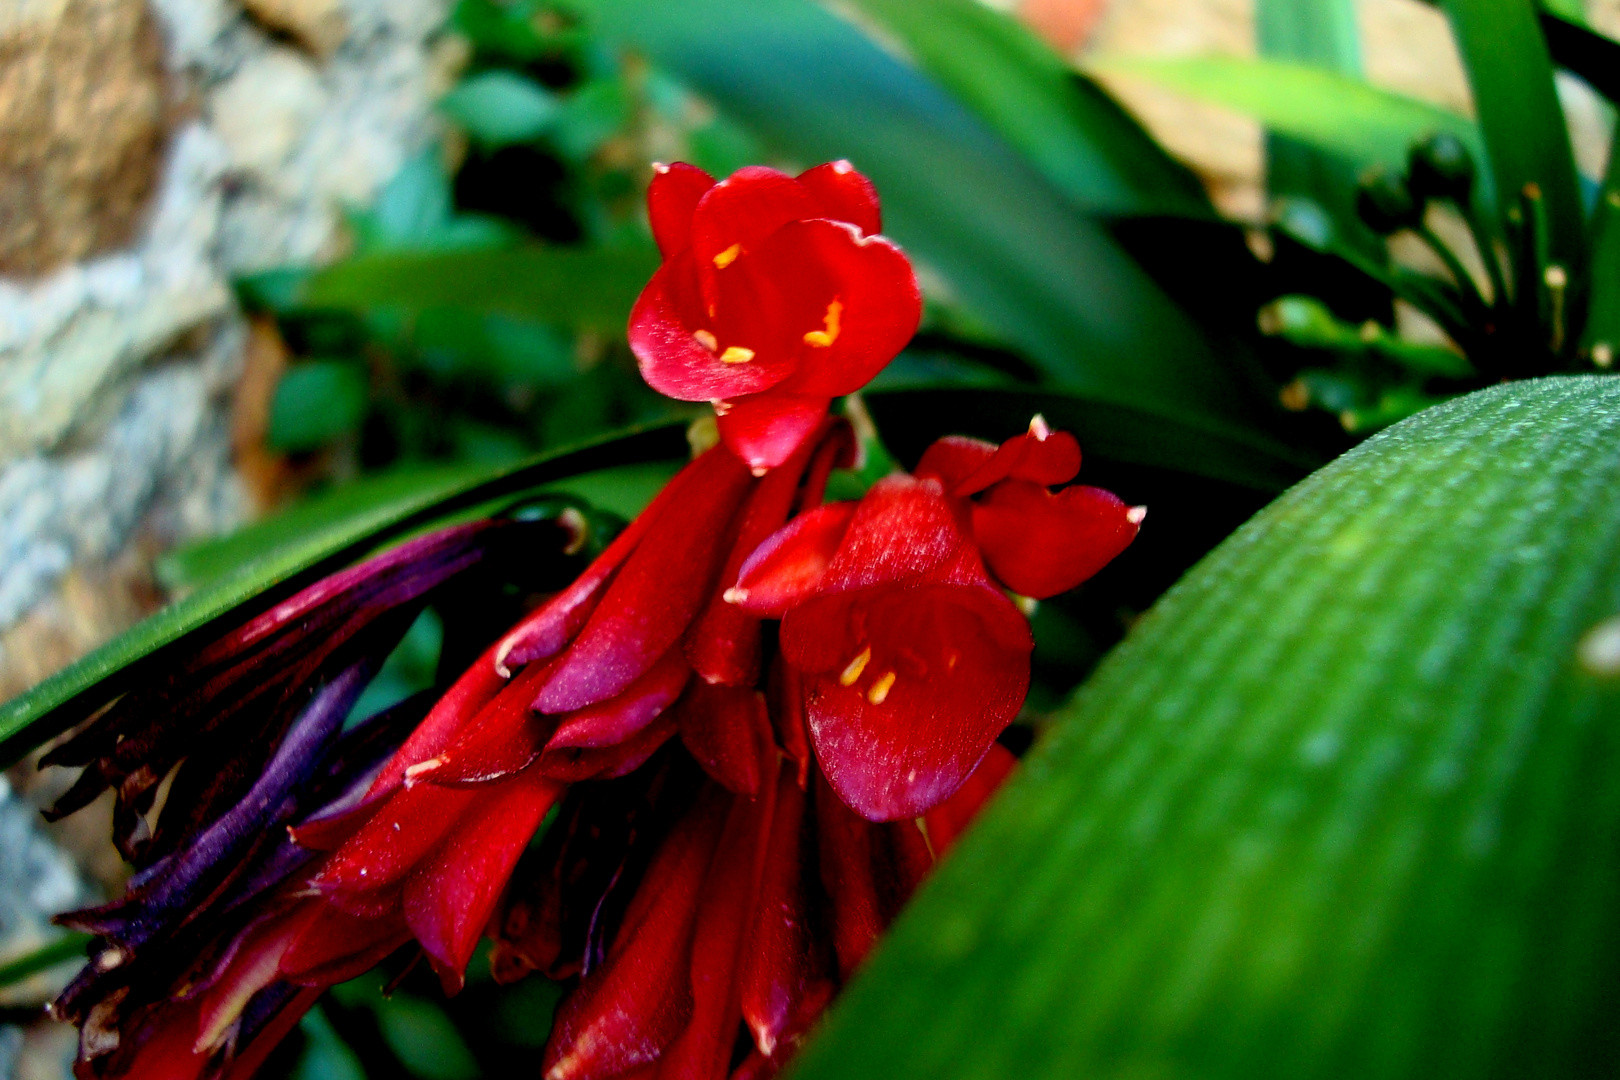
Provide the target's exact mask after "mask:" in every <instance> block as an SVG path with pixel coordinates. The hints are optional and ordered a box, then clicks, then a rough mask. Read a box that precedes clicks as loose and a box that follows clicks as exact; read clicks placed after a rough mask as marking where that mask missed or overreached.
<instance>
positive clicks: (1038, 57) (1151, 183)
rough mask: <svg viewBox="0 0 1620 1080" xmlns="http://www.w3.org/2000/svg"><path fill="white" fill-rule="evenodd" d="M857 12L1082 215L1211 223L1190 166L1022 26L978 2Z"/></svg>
mask: <svg viewBox="0 0 1620 1080" xmlns="http://www.w3.org/2000/svg"><path fill="white" fill-rule="evenodd" d="M852 8H853V10H854V11H856V12H859V13H860V14H862V15H864V16H866V17H868V18H870V19H871V20H873V21H874V22H876V23H877V24H879V26H880V28H881V32H883V33H885V34H886V35H888V36H890V37H892V39H893V40H896V41H898V42H899V43H900V44H901V45H903V46H904V47H905V50H906V54H907V56H908V58H909V59H911V60H913V61H914V62H915V63H916V64H917V65H918V66H919V67H920V68H922V70H923V71H925V72H927V73H928V74H929V75H930V76H932V77H933V79H934V80H935V81H936V82H938V83H939V84H940V85H941V86H943V87H945V89H947V90H949V91H950V92H951V93H952V94H954V95H955V96H956V98H957V99H958V100H960V101H961V102H962V103H963V104H965V105H967V106H968V107H969V108H970V109H972V110H973V111H974V112H975V113H977V114H978V116H979V118H980V119H982V120H983V121H984V122H985V123H986V124H988V125H989V126H990V127H991V128H992V129H993V130H995V131H996V132H997V133H998V134H999V135H1001V137H1002V138H1004V139H1006V140H1007V142H1009V143H1010V144H1012V145H1013V146H1014V147H1016V148H1017V149H1018V151H1019V152H1020V153H1022V154H1023V155H1024V156H1025V157H1026V158H1028V159H1029V160H1030V161H1031V162H1032V163H1033V164H1034V165H1035V167H1036V168H1037V169H1039V170H1040V171H1041V173H1042V174H1043V175H1044V176H1045V177H1046V178H1047V179H1048V180H1049V181H1051V182H1052V184H1053V185H1054V186H1055V187H1056V188H1057V189H1058V190H1060V191H1062V192H1063V193H1064V194H1065V195H1067V196H1069V198H1071V199H1073V200H1074V201H1075V203H1076V204H1077V205H1078V206H1080V207H1082V208H1083V209H1086V210H1091V211H1094V212H1098V213H1107V214H1173V215H1181V216H1186V217H1212V216H1213V215H1214V210H1213V209H1211V207H1210V204H1209V197H1208V196H1207V195H1206V194H1205V192H1204V188H1203V185H1201V184H1200V183H1199V182H1198V179H1197V178H1196V177H1195V176H1194V175H1193V174H1192V173H1191V172H1190V171H1189V170H1188V169H1187V167H1186V166H1185V165H1182V164H1181V163H1180V162H1178V161H1176V160H1175V159H1174V158H1172V157H1171V156H1170V155H1169V154H1167V153H1166V152H1165V150H1164V148H1163V147H1162V146H1160V145H1159V144H1158V143H1156V142H1154V141H1153V137H1152V136H1150V135H1148V134H1147V132H1145V131H1144V130H1142V126H1141V125H1140V124H1138V123H1137V122H1136V120H1135V119H1134V118H1133V117H1132V116H1131V115H1130V114H1129V113H1127V112H1126V111H1125V110H1124V109H1122V108H1120V107H1119V105H1118V104H1117V103H1116V102H1115V101H1114V100H1113V99H1112V98H1110V97H1109V96H1108V95H1107V94H1106V93H1104V92H1103V91H1102V90H1101V89H1100V88H1099V87H1098V86H1097V85H1096V84H1095V83H1092V82H1091V81H1090V80H1089V79H1085V78H1083V77H1080V76H1077V75H1076V74H1075V73H1074V71H1073V70H1072V69H1071V68H1070V67H1069V65H1068V63H1067V62H1066V61H1065V60H1064V59H1063V58H1062V57H1060V56H1058V55H1057V54H1056V53H1054V52H1053V51H1052V50H1051V49H1050V48H1049V47H1048V46H1047V45H1046V44H1045V43H1044V42H1042V41H1041V40H1040V39H1039V38H1037V37H1036V36H1035V35H1034V34H1033V33H1031V32H1030V31H1029V29H1028V28H1026V27H1025V26H1024V25H1023V24H1022V23H1020V22H1019V21H1018V20H1016V19H1014V18H1012V17H1011V16H1009V15H1007V14H1005V13H1003V12H999V11H994V10H992V9H990V8H989V7H986V6H985V5H984V4H982V3H979V0H854V3H853V5H852Z"/></svg>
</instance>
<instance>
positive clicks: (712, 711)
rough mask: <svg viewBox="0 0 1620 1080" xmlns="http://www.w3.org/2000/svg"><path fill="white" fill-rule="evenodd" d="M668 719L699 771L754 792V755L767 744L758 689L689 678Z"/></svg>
mask: <svg viewBox="0 0 1620 1080" xmlns="http://www.w3.org/2000/svg"><path fill="white" fill-rule="evenodd" d="M674 717H675V726H676V729H677V730H679V731H680V733H681V741H682V742H683V743H685V744H686V748H687V749H688V750H689V751H691V753H692V756H693V757H694V758H696V759H697V761H698V764H700V765H702V766H703V770H704V771H705V772H707V773H708V774H709V775H710V776H712V777H714V779H715V780H717V781H719V782H720V783H722V784H724V785H725V786H726V787H728V788H730V789H731V790H732V791H735V792H737V793H738V794H739V795H750V796H751V795H753V794H755V793H756V792H758V791H759V779H760V775H759V763H760V757H761V754H762V750H763V748H764V747H766V746H768V745H769V743H770V734H769V732H770V718H769V716H767V715H766V712H765V698H764V697H763V696H762V695H761V694H760V693H759V691H757V690H755V689H754V688H753V687H751V686H716V685H712V684H710V683H707V682H704V681H703V680H702V679H694V680H692V685H691V686H689V687H687V690H686V696H685V697H684V698H682V699H681V703H680V704H679V705H677V706H676V707H675V713H674Z"/></svg>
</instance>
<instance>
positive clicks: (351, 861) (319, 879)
mask: <svg viewBox="0 0 1620 1080" xmlns="http://www.w3.org/2000/svg"><path fill="white" fill-rule="evenodd" d="M477 796H478V792H477V790H476V789H474V788H446V787H438V786H436V785H433V784H417V785H416V786H415V787H409V788H403V789H401V790H399V791H397V792H395V793H394V794H393V795H392V796H390V797H389V799H388V801H387V802H386V803H385V804H383V806H382V807H380V808H379V809H378V811H377V813H376V814H375V815H373V816H372V818H371V820H370V821H368V822H366V824H365V825H364V826H363V827H362V828H361V829H360V831H359V832H357V833H355V834H354V836H352V837H350V838H349V840H348V841H347V842H346V843H344V845H343V846H342V847H340V848H338V849H337V850H336V851H334V852H333V853H332V854H331V855H330V856H329V857H328V858H327V861H326V864H325V865H324V866H323V867H321V872H320V873H319V874H317V875H316V876H315V879H314V881H313V882H312V884H314V885H315V887H316V888H318V889H320V890H321V892H323V893H327V894H334V895H333V898H334V899H336V898H337V897H336V895H335V894H341V893H367V892H373V891H375V890H378V889H382V888H385V887H387V886H389V885H392V884H394V883H396V882H398V881H400V880H402V879H403V878H404V877H405V875H406V874H407V873H409V872H410V870H411V868H412V867H414V866H415V865H416V863H417V862H418V861H419V860H420V859H422V858H423V857H424V856H425V855H427V853H428V852H430V851H432V850H433V848H434V847H435V846H436V845H437V844H438V842H439V841H440V840H441V839H442V838H443V837H444V835H445V833H447V832H449V831H450V829H451V828H452V827H453V826H454V825H455V823H456V819H457V818H458V817H460V815H461V813H462V811H463V810H465V809H466V808H467V807H468V806H469V805H471V804H472V802H473V800H474V799H476V798H477Z"/></svg>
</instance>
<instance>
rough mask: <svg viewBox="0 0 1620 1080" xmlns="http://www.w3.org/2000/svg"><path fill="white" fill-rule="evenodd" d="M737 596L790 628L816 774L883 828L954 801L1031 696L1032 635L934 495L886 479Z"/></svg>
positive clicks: (800, 538)
mask: <svg viewBox="0 0 1620 1080" xmlns="http://www.w3.org/2000/svg"><path fill="white" fill-rule="evenodd" d="M731 596H732V598H733V600H734V601H735V602H737V603H738V604H739V605H740V606H742V607H744V608H746V609H747V610H750V611H754V612H756V613H759V614H766V615H775V616H778V617H780V618H781V619H782V636H781V641H782V654H783V656H784V657H785V658H786V660H787V662H788V663H789V664H791V665H792V666H793V667H794V668H795V669H796V670H798V671H799V672H802V673H803V676H804V690H805V693H804V702H805V717H806V720H807V722H808V726H809V729H810V739H811V743H812V745H813V746H814V748H815V753H816V759H817V760H818V761H819V762H820V763H821V767H822V769H823V770H824V771H825V772H826V774H827V779H828V782H829V783H831V784H832V787H833V790H834V791H836V792H837V793H838V796H839V798H841V799H843V800H844V802H846V803H848V804H849V805H850V806H851V807H852V808H854V809H855V810H856V811H858V812H859V813H861V814H863V815H864V816H866V817H867V818H870V819H871V820H874V821H892V820H896V819H899V818H908V817H916V816H918V815H920V814H922V813H924V812H925V811H927V810H929V809H930V808H932V807H934V806H936V805H937V804H939V803H940V802H942V801H944V800H945V799H946V798H948V797H949V796H950V795H951V793H952V792H954V791H955V790H956V789H957V788H958V787H960V786H961V784H962V781H963V780H965V779H966V778H967V776H968V774H969V773H971V772H972V771H973V769H974V767H975V766H977V765H978V763H979V761H980V760H981V759H982V758H983V757H984V755H985V753H986V752H987V751H988V750H989V748H990V744H991V743H992V742H994V741H995V738H996V736H997V735H999V734H1000V733H1001V731H1002V729H1003V728H1005V727H1006V726H1007V725H1008V724H1009V723H1011V722H1012V720H1013V718H1014V717H1015V716H1017V714H1018V710H1019V708H1020V707H1021V706H1022V705H1023V703H1024V694H1025V692H1026V691H1027V690H1028V689H1029V653H1030V649H1031V648H1032V647H1033V645H1034V642H1033V639H1032V638H1031V637H1030V633H1029V624H1028V623H1027V622H1026V621H1025V619H1024V616H1023V615H1022V614H1021V613H1020V612H1019V611H1018V609H1017V607H1015V606H1014V605H1013V603H1012V601H1011V600H1008V599H1007V597H1006V596H1005V595H1004V594H1003V593H1002V591H1001V590H1000V589H998V588H997V587H996V585H995V583H994V582H992V581H991V580H990V577H989V575H988V574H986V573H985V570H984V565H983V563H982V562H981V560H980V558H979V552H978V549H977V547H975V545H974V543H973V540H972V536H971V534H970V532H969V530H968V528H967V522H966V521H965V520H964V515H961V514H960V513H958V512H957V508H955V507H953V505H952V503H951V502H950V501H949V500H947V499H946V498H945V495H944V491H943V489H942V487H941V485H940V483H939V481H938V480H919V479H917V478H915V477H912V476H905V475H895V476H890V477H888V478H887V479H884V480H881V481H879V482H878V483H877V484H876V485H874V486H873V488H872V490H871V491H869V492H868V493H867V495H866V497H865V498H864V499H862V500H861V501H860V503H859V504H842V505H838V504H835V505H832V506H826V507H822V508H821V509H820V510H818V511H816V512H814V513H811V514H806V515H804V516H802V517H800V518H798V519H796V520H795V521H794V522H793V523H792V524H790V525H789V526H788V527H787V528H785V529H783V530H782V531H781V532H779V533H777V535H776V536H775V537H773V538H772V539H771V540H769V541H767V542H766V544H765V545H764V546H763V547H761V548H760V549H759V551H757V552H756V553H755V554H754V555H753V557H752V558H750V559H749V561H748V562H747V563H746V564H745V565H744V567H743V570H742V573H741V576H740V578H739V582H738V585H737V587H736V589H735V590H734V591H733V592H732V594H731Z"/></svg>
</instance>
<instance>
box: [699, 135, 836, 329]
mask: <svg viewBox="0 0 1620 1080" xmlns="http://www.w3.org/2000/svg"><path fill="white" fill-rule="evenodd" d="M819 213H820V207H819V206H818V205H817V203H816V201H815V200H814V199H813V198H811V196H810V193H809V192H808V191H806V190H805V189H804V188H802V187H800V186H799V182H798V181H797V180H795V179H793V177H791V176H788V175H787V174H786V173H780V172H777V171H776V170H775V169H767V168H765V167H763V166H760V165H750V166H748V167H746V168H742V169H738V170H737V171H736V172H734V173H732V174H731V175H730V176H728V177H726V178H725V179H724V180H722V181H720V182H719V183H718V184H716V185H715V186H714V187H712V188H710V189H709V191H708V192H707V193H706V194H705V195H704V196H703V198H702V199H701V200H700V201H699V202H698V205H697V209H696V211H694V212H693V214H692V254H693V257H694V260H695V261H696V263H697V267H698V273H699V274H700V275H702V276H703V277H704V279H705V285H704V294H705V296H707V297H708V298H709V299H710V300H711V301H712V300H713V299H714V294H713V292H712V291H711V289H712V288H713V286H712V284H710V283H711V282H713V281H714V279H715V278H717V277H721V276H723V275H724V274H725V273H726V271H727V270H729V269H731V268H732V267H734V266H735V265H736V262H735V260H736V259H737V258H739V257H740V256H742V255H746V254H751V253H752V252H753V251H755V250H756V249H757V248H758V247H759V245H760V244H761V242H763V241H764V240H765V238H766V237H768V236H770V235H771V234H772V233H774V232H775V231H776V230H777V229H780V228H781V227H782V226H783V225H786V224H787V223H788V222H790V221H798V220H800V219H801V218H808V217H816V216H817V215H818V214H819ZM733 247H735V248H736V249H737V250H736V252H733V253H731V254H730V255H729V257H728V255H727V253H728V252H731V251H732V248H733ZM717 259H718V264H717ZM720 264H723V265H720Z"/></svg>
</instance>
